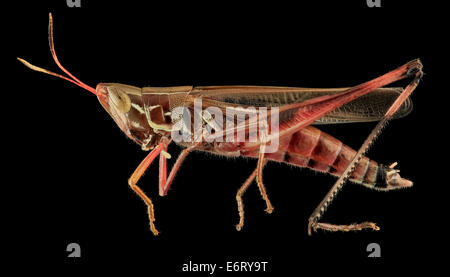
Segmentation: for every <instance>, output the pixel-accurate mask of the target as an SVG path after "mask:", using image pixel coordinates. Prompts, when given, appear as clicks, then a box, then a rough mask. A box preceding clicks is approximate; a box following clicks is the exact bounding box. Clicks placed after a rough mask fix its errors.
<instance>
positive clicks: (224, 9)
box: [8, 0, 448, 276]
mask: <svg viewBox="0 0 450 277" xmlns="http://www.w3.org/2000/svg"><path fill="white" fill-rule="evenodd" d="M92 2H93V1H83V0H82V7H81V8H68V7H67V6H66V5H65V1H59V2H56V1H54V3H44V2H41V1H40V2H39V3H34V4H23V6H18V7H15V8H14V10H11V13H12V14H13V15H14V17H13V18H14V19H12V21H11V22H10V25H9V26H13V33H14V35H13V36H12V37H11V38H12V39H11V38H10V42H12V45H13V47H14V50H13V56H12V58H14V57H15V56H19V57H22V58H25V59H27V60H29V61H30V62H32V63H33V64H35V65H38V66H42V67H44V68H48V69H50V70H54V71H57V72H59V71H58V69H57V68H56V66H55V65H54V63H53V62H52V60H51V56H50V54H49V50H48V42H47V24H48V12H52V13H53V16H54V23H55V26H54V27H55V30H54V31H55V47H56V52H57V53H58V55H59V58H60V61H61V62H62V63H63V65H65V66H66V68H67V69H69V71H71V72H72V73H73V74H74V75H75V76H77V77H78V78H80V79H81V80H82V81H84V82H86V83H87V84H90V85H91V86H94V87H95V85H96V84H97V83H99V82H119V83H124V84H129V85H135V86H139V87H143V86H176V85H227V84H230V85H232V84H248V85H277V86H303V87H344V86H352V85H356V84H359V83H362V82H364V81H367V80H370V79H372V78H375V77H377V76H379V75H381V74H383V73H385V72H387V71H389V70H392V69H394V68H396V67H398V66H400V65H402V64H404V63H406V62H408V61H410V60H412V59H414V58H421V59H422V62H423V64H424V71H425V73H426V74H427V75H425V77H424V80H423V82H422V83H421V84H420V86H419V87H418V89H417V90H416V92H415V93H414V94H413V96H412V99H413V102H414V111H413V112H412V113H411V114H410V115H409V116H408V117H407V118H403V119H399V120H396V121H394V122H392V123H391V124H389V126H388V127H387V128H386V129H385V131H384V133H383V134H382V135H381V136H380V138H379V139H378V140H377V142H376V143H375V145H374V146H373V147H372V149H371V151H370V153H369V154H368V156H369V157H370V158H372V159H374V160H376V161H378V162H381V163H386V164H389V163H391V162H394V161H397V162H399V169H401V174H402V176H404V177H406V178H408V179H410V180H413V181H414V183H415V185H414V187H413V188H411V189H408V190H401V191H392V192H388V193H383V192H375V191H371V190H368V189H366V188H364V187H361V186H358V185H353V184H348V185H347V186H346V187H345V188H344V190H343V191H342V192H341V193H340V194H339V196H338V197H337V199H336V200H335V202H334V203H333V205H332V206H331V208H330V209H329V211H328V212H327V213H326V215H325V217H324V221H325V222H331V223H340V224H347V223H351V222H360V221H367V220H368V221H374V222H376V223H378V224H379V226H381V230H380V231H379V232H370V231H364V232H357V233H324V232H320V231H319V232H318V233H315V234H314V235H313V236H311V237H309V236H308V235H307V220H308V217H309V215H310V214H311V212H312V211H313V210H314V208H315V207H316V206H317V205H318V203H319V202H320V200H321V199H322V198H323V197H324V195H325V193H326V192H327V191H328V190H329V188H330V187H331V185H332V184H333V183H334V180H335V179H334V178H333V177H330V176H327V175H323V174H317V173H315V172H312V171H310V170H307V169H299V168H293V167H290V166H287V165H282V164H275V163H270V164H269V165H268V166H267V167H266V169H265V172H264V173H265V175H264V181H265V184H266V187H267V189H268V193H269V197H270V199H271V201H272V203H273V205H274V207H275V211H274V213H273V214H272V215H267V214H265V212H264V209H265V203H264V201H263V200H262V199H261V198H260V195H259V192H258V189H257V186H256V185H253V186H252V187H251V188H250V189H249V190H248V192H247V194H246V195H245V198H244V201H245V204H246V206H245V211H246V224H245V226H244V229H243V230H242V231H241V232H237V231H236V230H235V228H234V225H235V224H236V223H237V221H238V214H237V209H236V202H235V193H236V191H237V189H238V187H239V186H240V185H241V183H242V182H243V181H244V180H245V179H246V178H247V176H248V175H249V174H250V173H251V172H252V170H253V169H254V167H255V166H256V160H246V159H226V158H218V157H213V156H210V155H207V154H203V153H194V154H192V155H191V156H189V157H188V159H187V160H186V162H185V163H184V164H183V166H182V168H181V170H180V171H179V174H178V176H177V178H176V179H175V182H174V184H173V186H172V189H171V191H170V192H169V194H168V196H167V197H164V198H161V197H159V196H158V186H157V173H158V171H157V166H156V165H153V166H152V167H151V168H150V169H149V170H148V172H147V173H146V175H145V176H144V178H143V179H141V182H140V185H141V187H143V188H144V190H145V191H146V192H147V193H148V194H149V195H150V196H151V198H152V199H153V200H154V204H155V207H156V219H157V221H156V224H157V228H158V229H159V230H160V231H161V234H160V236H158V237H154V236H153V235H152V233H151V232H150V230H149V227H148V218H147V214H146V208H145V206H144V204H143V203H142V201H141V200H140V199H139V198H138V197H137V196H136V195H135V194H134V193H133V192H132V191H131V190H130V189H129V187H128V185H127V179H128V177H129V176H130V174H131V173H132V172H133V170H134V169H135V168H136V166H137V165H138V164H139V162H140V161H141V160H142V159H143V158H144V157H145V155H146V153H144V152H142V151H141V150H140V148H139V147H138V146H137V145H134V144H133V143H132V142H131V141H130V140H129V139H127V138H126V137H125V136H124V135H123V134H122V133H121V131H120V130H119V128H117V127H116V126H115V124H114V122H113V121H112V119H110V118H109V116H108V115H107V113H105V112H104V110H103V109H102V108H101V106H100V105H99V103H98V101H97V100H96V99H95V97H94V96H93V95H92V94H91V93H89V92H87V91H82V90H81V89H80V88H78V87H75V86H73V85H71V84H69V83H67V82H64V81H62V80H57V79H55V78H53V77H51V76H45V75H43V74H40V73H36V72H32V71H30V70H28V69H26V68H24V67H23V66H22V65H21V64H20V63H14V65H13V68H14V70H15V73H14V75H15V76H14V77H15V78H13V79H11V80H12V81H13V83H14V84H15V88H16V89H15V91H14V93H15V96H14V97H13V98H14V103H19V106H17V105H16V106H15V107H16V108H18V107H19V108H18V109H15V110H13V111H11V112H9V114H10V115H12V118H13V119H14V120H13V122H14V123H15V125H14V126H15V127H18V128H17V129H15V130H12V132H11V133H10V134H12V137H13V138H14V139H15V142H16V143H18V147H19V150H20V151H19V152H17V153H20V155H16V157H15V159H14V160H12V161H13V164H14V166H15V169H18V172H17V173H16V172H15V171H14V173H13V174H10V175H13V180H14V185H13V186H12V187H13V188H14V191H15V192H14V194H12V195H13V196H14V197H12V198H11V199H15V197H16V196H18V197H17V198H18V199H17V200H16V201H14V204H13V205H14V206H12V208H10V210H14V211H16V212H14V213H10V215H11V216H12V218H13V220H14V223H13V224H12V225H11V226H13V227H14V228H13V230H14V235H13V236H11V237H10V238H8V240H9V242H12V243H13V245H14V248H15V250H16V254H17V257H18V258H21V259H23V258H30V259H31V260H39V261H45V262H49V263H53V264H65V265H70V266H73V267H77V266H95V265H99V264H100V265H108V267H109V268H111V266H119V265H127V266H130V268H135V269H143V270H145V271H146V272H147V273H149V274H150V275H151V274H154V273H156V272H161V273H166V274H173V273H180V272H181V268H182V265H183V263H186V262H188V261H189V260H192V261H193V262H197V263H218V264H219V265H222V266H225V262H227V261H267V262H269V265H268V269H267V273H255V274H253V275H255V276H256V275H273V274H276V273H280V272H282V271H290V272H298V273H299V274H301V273H302V272H303V270H305V269H306V268H312V269H313V270H316V271H319V272H322V271H323V270H334V269H339V268H344V270H348V271H349V272H351V271H352V270H353V268H354V266H356V265H365V266H367V267H366V269H368V268H371V267H376V266H378V265H381V264H398V263H402V262H405V264H403V265H402V266H403V267H410V266H413V265H417V264H418V263H412V261H413V260H416V259H417V260H419V261H420V263H421V262H423V263H425V262H426V261H428V260H435V258H437V257H439V256H441V257H442V255H440V254H439V253H438V252H437V251H438V249H439V248H443V247H444V246H443V243H445V241H446V239H445V237H444V236H441V235H439V233H440V232H439V230H440V229H441V228H443V223H441V222H439V221H436V220H444V221H445V216H442V214H441V213H442V212H444V211H445V210H443V208H442V207H443V206H444V205H443V204H444V202H441V201H440V200H438V199H439V196H440V195H441V196H443V195H445V192H444V189H445V187H446V186H448V183H446V182H445V178H444V177H445V176H444V177H443V176H440V174H442V173H444V175H445V171H444V172H442V171H441V172H439V171H438V170H437V169H436V168H435V164H437V163H439V162H438V161H437V160H436V157H437V156H439V155H442V156H443V155H444V153H443V152H442V150H438V149H439V145H440V144H441V143H442V144H443V143H445V139H443V138H442V136H443V135H442V134H440V132H441V131H438V130H439V129H438V128H443V127H445V125H442V124H441V123H440V122H438V120H436V119H442V118H443V117H442V115H443V114H444V113H445V110H439V109H437V108H436V104H435V103H436V102H440V101H441V100H440V99H443V95H442V94H445V93H448V92H446V91H443V90H442V89H438V87H439V86H438V85H437V82H438V81H439V78H438V77H437V72H439V71H442V70H444V69H445V68H444V66H443V65H442V61H441V60H440V59H439V58H440V56H439V54H438V51H439V50H440V49H441V48H443V46H442V45H441V43H442V42H441V38H443V37H445V35H443V32H444V25H443V21H444V19H445V18H444V17H442V15H440V13H439V10H440V8H439V7H431V6H426V5H425V4H424V3H413V2H411V1H395V2H396V3H395V4H393V3H391V2H393V1H389V2H388V1H382V5H383V7H382V8H368V7H367V6H366V1H362V0H361V1H352V3H348V2H347V1H329V2H327V1H316V4H299V3H297V4H295V5H294V4H286V3H278V2H277V3H276V4H275V3H267V4H262V3H256V2H255V3H252V4H248V5H243V4H242V3H231V2H225V1H224V2H216V3H215V4H214V5H213V4H207V3H203V4H196V5H192V4H189V5H188V4H180V3H177V2H176V1H170V2H165V3H158V4H156V3H155V4H147V5H144V4H142V3H134V2H131V1H120V2H115V3H111V2H110V1H95V3H92ZM11 80H10V81H11ZM440 81H442V80H440ZM398 84H400V85H405V84H407V81H404V82H403V81H402V82H399V83H398ZM442 101H444V100H442ZM373 126H374V124H370V123H369V124H352V125H339V126H324V128H322V130H324V131H327V132H329V133H330V134H332V135H334V136H336V137H337V138H339V139H341V140H342V141H343V142H344V143H346V144H348V145H350V146H352V147H354V148H358V147H359V145H360V144H361V143H362V142H363V140H364V139H365V137H366V136H367V135H368V133H369V132H370V130H371V128H373ZM444 129H445V128H444ZM444 137H445V136H444ZM179 151H180V148H179V147H178V146H176V145H172V146H171V147H170V148H169V152H170V153H171V154H172V156H173V157H176V156H177V155H178V153H179ZM171 162H173V160H172V161H171ZM71 242H76V243H79V244H80V245H81V250H82V257H81V258H80V259H70V258H67V255H68V253H67V252H66V246H67V244H68V243H71ZM372 242H376V243H379V244H380V246H381V254H382V258H379V259H373V258H367V255H368V252H367V251H366V246H367V245H368V244H369V243H372ZM330 265H332V266H330ZM158 275H159V274H158ZM206 275H207V274H206V273H204V274H198V276H206ZM224 275H233V273H228V274H224Z"/></svg>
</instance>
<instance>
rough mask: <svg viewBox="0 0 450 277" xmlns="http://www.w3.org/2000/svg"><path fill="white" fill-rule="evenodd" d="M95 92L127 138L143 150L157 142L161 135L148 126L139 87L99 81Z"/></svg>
mask: <svg viewBox="0 0 450 277" xmlns="http://www.w3.org/2000/svg"><path fill="white" fill-rule="evenodd" d="M96 92H97V97H98V100H99V101H100V104H101V105H102V106H103V108H104V109H105V110H106V111H107V112H108V113H109V115H110V116H111V117H112V119H113V120H114V121H115V122H116V124H117V126H119V128H120V129H121V130H122V131H123V132H124V133H125V134H126V135H127V136H128V137H129V138H131V139H132V140H134V141H135V142H136V143H137V144H139V145H141V146H142V148H143V149H145V150H148V149H151V148H153V146H155V145H156V144H157V143H158V141H159V138H160V137H161V135H159V134H156V133H154V132H153V129H152V128H151V127H150V126H149V123H148V120H147V115H146V112H145V107H144V103H143V101H142V97H141V96H142V95H141V89H140V88H138V87H133V86H128V85H123V84H116V83H101V84H98V85H97V88H96Z"/></svg>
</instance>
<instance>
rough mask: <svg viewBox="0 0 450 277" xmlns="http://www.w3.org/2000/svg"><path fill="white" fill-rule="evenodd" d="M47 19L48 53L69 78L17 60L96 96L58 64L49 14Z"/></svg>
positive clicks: (93, 91) (93, 90) (51, 19)
mask: <svg viewBox="0 0 450 277" xmlns="http://www.w3.org/2000/svg"><path fill="white" fill-rule="evenodd" d="M48 17H49V18H48V42H49V44H50V52H51V53H52V56H53V60H54V61H55V63H56V65H58V67H59V68H60V69H61V70H62V71H64V72H65V73H66V74H67V75H69V77H70V78H68V77H66V76H63V75H60V74H57V73H54V72H51V71H49V70H47V69H44V68H41V67H38V66H35V65H32V64H31V63H29V62H27V61H26V60H24V59H21V58H17V59H18V60H19V61H20V62H22V63H23V64H24V65H25V66H26V67H28V68H30V69H31V70H34V71H39V72H43V73H46V74H49V75H53V76H56V77H58V78H61V79H64V80H66V81H69V82H71V83H74V84H75V85H77V86H79V87H82V88H84V89H85V90H88V91H90V92H92V93H93V94H95V95H97V96H98V95H99V94H98V93H97V91H96V90H95V89H94V88H93V87H90V86H88V85H86V84H85V83H83V82H81V81H80V80H79V79H78V78H77V77H75V76H73V75H72V74H71V73H70V72H69V71H68V70H67V69H65V68H64V67H63V66H62V65H61V63H60V62H59V60H58V57H57V56H56V52H55V45H54V43H53V17H52V14H51V13H49V14H48Z"/></svg>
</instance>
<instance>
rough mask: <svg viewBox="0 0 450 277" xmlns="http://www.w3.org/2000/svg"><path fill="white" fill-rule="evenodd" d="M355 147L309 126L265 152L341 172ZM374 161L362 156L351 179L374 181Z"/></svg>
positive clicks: (269, 156)
mask: <svg viewBox="0 0 450 277" xmlns="http://www.w3.org/2000/svg"><path fill="white" fill-rule="evenodd" d="M240 153H241V155H242V156H247V157H257V156H258V151H255V150H252V151H246V150H245V149H242V150H241V152H240ZM355 154H356V151H355V150H353V149H352V148H350V147H348V146H347V145H345V144H343V143H342V142H341V141H339V140H337V139H336V138H334V137H332V136H331V135H329V134H327V133H324V132H322V131H320V130H319V129H317V128H314V127H312V126H308V127H305V128H303V129H301V130H299V131H298V132H296V133H294V134H292V135H290V136H286V137H283V138H281V139H280V142H279V148H278V151H277V152H275V153H266V154H265V157H266V158H267V159H269V160H273V161H278V162H285V163H289V164H292V165H295V166H300V167H308V168H311V169H313V170H316V171H320V172H326V173H330V174H333V175H341V174H342V173H343V172H344V170H345V169H346V168H347V166H348V165H349V163H350V161H351V159H352V158H353V157H354V156H355ZM378 170H379V166H378V163H377V162H375V161H372V160H370V159H369V158H367V157H363V158H362V159H361V161H360V162H359V163H358V164H357V166H356V168H355V170H354V171H353V174H352V176H351V181H353V182H356V183H363V184H366V185H375V184H376V182H377V172H378Z"/></svg>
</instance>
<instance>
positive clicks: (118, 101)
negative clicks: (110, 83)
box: [107, 87, 131, 113]
mask: <svg viewBox="0 0 450 277" xmlns="http://www.w3.org/2000/svg"><path fill="white" fill-rule="evenodd" d="M107 90H108V94H109V99H111V102H112V103H113V105H114V106H115V107H116V108H117V110H118V111H120V112H121V113H127V112H128V111H129V110H130V109H131V100H130V97H128V95H127V94H126V93H125V92H123V91H122V90H121V89H119V88H115V87H107Z"/></svg>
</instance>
